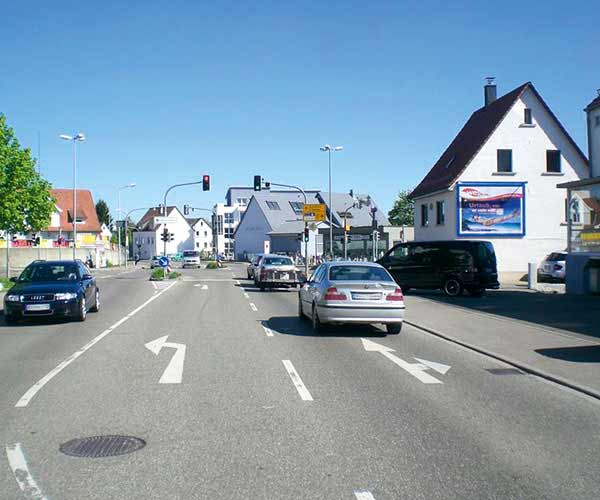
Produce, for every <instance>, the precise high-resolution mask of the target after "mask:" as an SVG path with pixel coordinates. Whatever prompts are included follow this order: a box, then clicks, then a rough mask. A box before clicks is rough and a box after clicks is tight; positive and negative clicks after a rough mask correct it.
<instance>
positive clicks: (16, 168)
mask: <svg viewBox="0 0 600 500" xmlns="http://www.w3.org/2000/svg"><path fill="white" fill-rule="evenodd" d="M35 164H36V161H35V160H34V159H33V158H32V157H31V151H30V150H29V149H28V148H22V147H21V145H20V144H19V141H18V140H17V138H16V137H15V133H14V131H13V129H12V128H10V127H9V126H8V125H7V124H6V117H5V116H4V115H3V114H1V113H0V229H1V230H4V231H6V233H7V234H15V233H24V232H28V231H40V230H41V229H43V228H45V227H48V225H49V224H50V217H51V215H52V213H53V212H54V210H55V200H54V199H53V198H52V193H51V191H50V189H51V187H52V186H51V185H50V183H49V182H48V181H47V180H46V179H43V178H42V177H41V176H40V175H39V174H38V172H36V170H35ZM8 271H9V269H8V252H7V273H8Z"/></svg>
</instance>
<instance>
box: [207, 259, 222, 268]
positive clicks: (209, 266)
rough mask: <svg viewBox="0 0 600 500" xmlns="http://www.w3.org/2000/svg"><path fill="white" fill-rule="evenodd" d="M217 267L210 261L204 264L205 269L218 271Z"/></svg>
mask: <svg viewBox="0 0 600 500" xmlns="http://www.w3.org/2000/svg"><path fill="white" fill-rule="evenodd" d="M218 268H219V266H218V265H217V263H216V262H215V261H214V260H211V261H210V262H209V263H208V264H206V269H218Z"/></svg>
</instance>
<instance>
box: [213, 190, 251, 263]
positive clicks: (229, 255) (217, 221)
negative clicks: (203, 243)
mask: <svg viewBox="0 0 600 500" xmlns="http://www.w3.org/2000/svg"><path fill="white" fill-rule="evenodd" d="M253 194H254V189H253V188H251V187H243V186H233V187H230V188H229V189H228V190H227V194H226V195H225V203H217V204H216V205H215V206H214V209H213V220H212V231H213V249H214V251H215V252H217V253H218V254H219V255H223V256H225V258H226V259H234V258H235V249H234V242H235V238H234V233H235V230H236V228H237V226H238V224H239V223H240V221H241V220H242V216H243V214H244V212H245V211H246V207H247V206H248V204H249V202H250V198H252V195H253Z"/></svg>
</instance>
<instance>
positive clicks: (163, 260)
mask: <svg viewBox="0 0 600 500" xmlns="http://www.w3.org/2000/svg"><path fill="white" fill-rule="evenodd" d="M158 265H159V266H160V267H169V257H165V256H164V255H163V256H162V257H160V258H159V259H158Z"/></svg>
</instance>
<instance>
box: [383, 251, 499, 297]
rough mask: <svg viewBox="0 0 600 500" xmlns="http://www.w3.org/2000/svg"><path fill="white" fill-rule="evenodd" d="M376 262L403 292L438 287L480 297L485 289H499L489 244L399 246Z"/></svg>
mask: <svg viewBox="0 0 600 500" xmlns="http://www.w3.org/2000/svg"><path fill="white" fill-rule="evenodd" d="M378 263H379V264H381V265H382V266H383V267H385V268H386V269H387V270H388V271H389V272H390V273H391V275H392V276H393V277H394V279H395V280H396V282H397V283H398V284H399V285H400V287H401V288H402V290H404V291H407V290H408V289H410V288H428V289H435V288H441V289H442V290H443V291H444V292H445V293H446V295H449V296H450V297H457V296H458V295H460V294H461V293H462V292H463V290H467V291H468V292H469V293H470V294H472V295H475V296H481V295H482V294H483V291H484V290H485V289H486V288H492V289H496V288H499V287H500V284H499V283H498V271H497V269H496V254H495V252H494V245H492V243H490V242H489V241H472V240H463V241H461V240H458V241H424V242H410V243H400V244H399V245H396V246H394V247H393V248H392V249H391V250H390V251H389V252H388V253H386V254H385V255H384V256H383V257H382V258H381V259H379V260H378Z"/></svg>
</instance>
